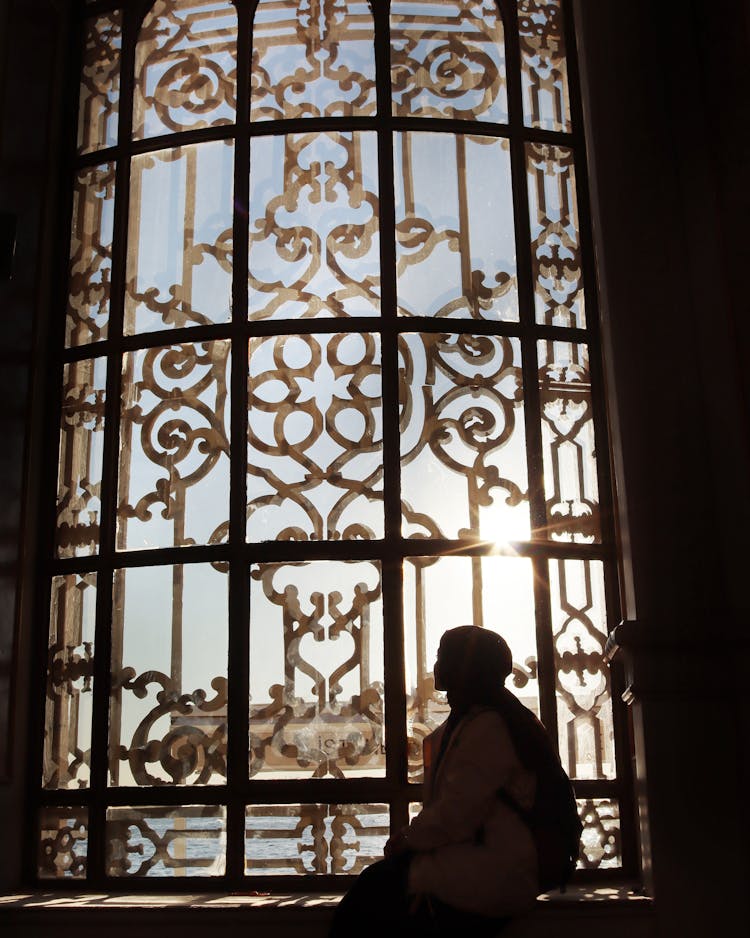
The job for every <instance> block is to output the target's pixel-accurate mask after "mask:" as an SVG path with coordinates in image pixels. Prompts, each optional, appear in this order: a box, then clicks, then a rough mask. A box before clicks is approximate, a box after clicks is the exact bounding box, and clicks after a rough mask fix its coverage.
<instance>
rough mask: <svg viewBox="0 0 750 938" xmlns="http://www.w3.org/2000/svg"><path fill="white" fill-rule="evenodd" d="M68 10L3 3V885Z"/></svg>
mask: <svg viewBox="0 0 750 938" xmlns="http://www.w3.org/2000/svg"><path fill="white" fill-rule="evenodd" d="M68 6H69V4H67V3H65V2H54V0H0V66H1V69H0V108H1V109H2V112H1V118H2V119H1V120H0V212H4V213H7V214H8V215H10V216H11V217H12V218H13V219H14V222H15V225H16V250H15V256H14V258H13V263H12V276H11V278H10V279H3V280H0V401H2V408H1V409H0V493H2V495H1V497H0V827H1V828H2V830H3V850H2V851H0V889H2V888H3V887H5V886H7V885H9V884H12V883H14V882H18V880H19V877H20V857H21V846H20V845H21V842H22V839H23V838H24V837H25V828H24V817H23V810H24V804H23V799H24V787H25V781H26V779H25V771H24V770H25V760H26V731H25V727H26V722H27V718H26V713H27V699H28V682H29V679H30V675H29V672H28V660H29V654H28V649H29V639H30V628H29V627H28V622H29V619H30V611H31V605H32V601H33V598H34V594H35V591H36V590H37V589H38V584H37V583H36V582H35V577H34V575H33V570H34V564H35V554H36V544H35V538H36V529H37V524H36V509H35V503H36V499H35V498H33V497H32V498H30V499H27V498H26V495H27V494H28V493H30V492H31V493H34V492H35V491H36V490H37V487H38V476H39V472H40V469H41V465H40V463H41V458H40V456H41V449H40V442H41V441H40V434H39V430H40V428H41V426H42V423H43V420H44V410H43V408H44V405H43V401H44V384H45V380H46V369H45V368H44V356H43V353H42V352H43V349H44V336H45V330H46V322H47V314H48V312H49V310H50V309H51V291H52V289H53V286H54V284H55V282H56V277H57V274H56V271H59V264H60V256H59V238H58V237H57V235H56V232H57V230H58V224H59V211H58V203H57V194H58V191H59V181H60V178H61V172H62V166H61V159H60V151H61V146H60V127H59V120H60V104H61V93H62V87H61V86H62V85H63V82H62V81H61V76H62V75H63V74H64V71H65V67H64V62H63V59H64V54H65V41H66V28H65V23H66V19H67V8H68ZM0 266H2V265H0ZM19 624H20V625H21V627H20V628H18V627H17V626H18V625H19ZM14 656H15V658H16V662H17V667H16V668H15V670H14V668H13V666H12V661H13V658H14Z"/></svg>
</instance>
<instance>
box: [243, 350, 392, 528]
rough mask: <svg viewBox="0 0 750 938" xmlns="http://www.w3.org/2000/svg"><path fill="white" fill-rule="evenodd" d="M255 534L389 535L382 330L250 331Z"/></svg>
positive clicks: (251, 482)
mask: <svg viewBox="0 0 750 938" xmlns="http://www.w3.org/2000/svg"><path fill="white" fill-rule="evenodd" d="M249 356H250V361H249V365H250V380H249V395H250V397H249V404H250V410H249V432H248V450H247V455H248V480H247V485H248V491H247V497H248V520H247V537H248V540H250V541H269V540H308V539H311V540H325V539H332V540H338V539H340V538H345V539H346V538H377V537H382V536H383V491H382V490H383V453H382V446H383V444H382V398H381V382H380V336H378V335H373V334H372V333H364V334H361V333H343V334H334V335H330V336H329V335H297V336H278V337H271V338H255V339H250V350H249Z"/></svg>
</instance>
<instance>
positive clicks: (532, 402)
mask: <svg viewBox="0 0 750 938" xmlns="http://www.w3.org/2000/svg"><path fill="white" fill-rule="evenodd" d="M502 9H503V13H504V20H505V30H504V32H505V60H506V63H507V74H508V112H509V117H510V130H511V139H510V156H511V174H512V186H513V213H514V221H515V236H516V265H517V266H516V270H517V276H518V303H519V310H520V319H521V355H522V372H523V399H524V416H525V427H526V454H527V457H526V458H527V467H528V483H529V509H530V512H531V530H532V534H531V536H532V538H533V539H534V541H535V542H537V543H539V542H544V541H546V540H547V532H546V526H547V512H546V504H545V493H544V460H543V456H542V425H541V406H540V400H539V379H538V363H537V351H536V342H537V335H538V329H537V325H536V312H535V302H534V300H535V284H534V271H533V265H532V258H531V225H530V222H529V199H528V184H527V174H526V139H527V136H528V133H527V129H526V128H525V127H524V118H523V98H522V87H521V52H520V41H519V35H518V12H517V5H516V3H515V2H511V0H507V2H505V3H503V5H502ZM533 565H534V606H535V617H536V640H537V656H538V674H539V706H540V715H541V718H542V721H543V722H544V724H545V726H546V727H547V730H548V732H549V734H550V737H551V738H552V739H553V741H554V742H555V743H556V742H557V704H556V699H555V682H556V672H555V655H554V647H553V642H552V621H551V613H550V604H549V569H548V562H547V560H546V556H545V552H544V551H542V553H541V554H540V555H537V556H536V557H535V558H534V560H533Z"/></svg>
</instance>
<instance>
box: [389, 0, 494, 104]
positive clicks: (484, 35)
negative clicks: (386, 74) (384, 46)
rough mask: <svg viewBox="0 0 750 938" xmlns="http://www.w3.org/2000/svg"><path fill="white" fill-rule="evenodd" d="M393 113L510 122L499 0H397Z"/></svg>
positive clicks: (393, 17) (393, 36) (393, 11)
mask: <svg viewBox="0 0 750 938" xmlns="http://www.w3.org/2000/svg"><path fill="white" fill-rule="evenodd" d="M391 83H392V93H393V113H394V114H396V115H398V116H400V117H407V116H410V115H413V116H415V117H451V118H458V119H463V120H487V121H495V122H500V123H503V122H505V121H507V120H508V104H507V98H506V79H505V45H504V37H503V23H502V19H501V17H500V11H499V10H498V6H497V3H496V2H495V0H452V2H451V3H449V4H435V3H434V2H431V0H394V2H393V3H392V4H391Z"/></svg>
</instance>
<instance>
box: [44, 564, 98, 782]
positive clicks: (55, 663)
mask: <svg viewBox="0 0 750 938" xmlns="http://www.w3.org/2000/svg"><path fill="white" fill-rule="evenodd" d="M95 626H96V574H95V573H84V574H76V573H71V574H69V575H67V576H56V577H53V579H52V601H51V605H50V617H49V645H48V649H47V698H46V701H45V710H44V768H43V772H42V784H43V785H44V787H45V788H87V787H88V784H89V776H90V771H91V712H92V711H91V707H92V703H93V699H92V698H93V696H94V694H93V689H94V687H93V685H94V630H95Z"/></svg>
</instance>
